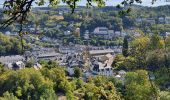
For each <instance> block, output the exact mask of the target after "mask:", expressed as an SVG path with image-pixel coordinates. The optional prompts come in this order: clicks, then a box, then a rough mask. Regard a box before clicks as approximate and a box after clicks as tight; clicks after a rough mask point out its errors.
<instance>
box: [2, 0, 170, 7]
mask: <svg viewBox="0 0 170 100" xmlns="http://www.w3.org/2000/svg"><path fill="white" fill-rule="evenodd" d="M4 1H5V0H0V4H3V2H4ZM121 1H123V0H106V5H108V6H115V5H117V4H119V3H120V2H121ZM142 1H143V2H142V4H141V5H144V6H160V5H170V2H165V1H166V0H157V2H156V3H155V4H154V5H152V4H151V0H142ZM169 1H170V0H169ZM61 4H63V3H61ZM85 4H86V0H81V2H79V3H78V5H83V6H84V5H85ZM0 7H2V5H0Z"/></svg>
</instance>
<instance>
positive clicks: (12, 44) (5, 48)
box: [0, 33, 22, 56]
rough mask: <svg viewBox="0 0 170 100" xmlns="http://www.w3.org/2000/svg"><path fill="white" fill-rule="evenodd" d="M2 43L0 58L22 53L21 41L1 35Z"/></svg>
mask: <svg viewBox="0 0 170 100" xmlns="http://www.w3.org/2000/svg"><path fill="white" fill-rule="evenodd" d="M0 41H1V42H0V43H1V45H0V56H2V55H16V54H20V53H21V51H22V49H21V43H20V42H19V41H20V40H19V39H17V38H13V37H9V36H5V35H4V34H2V33H0Z"/></svg>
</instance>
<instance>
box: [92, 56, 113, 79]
mask: <svg viewBox="0 0 170 100" xmlns="http://www.w3.org/2000/svg"><path fill="white" fill-rule="evenodd" d="M113 60H114V56H113V55H111V54H106V55H104V56H101V57H99V58H93V60H92V62H91V71H92V72H93V73H95V74H97V75H105V76H112V75H113V68H112V66H111V65H112V63H113Z"/></svg>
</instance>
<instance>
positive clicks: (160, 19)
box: [136, 16, 170, 25]
mask: <svg viewBox="0 0 170 100" xmlns="http://www.w3.org/2000/svg"><path fill="white" fill-rule="evenodd" d="M136 22H137V23H139V24H141V23H144V22H146V23H149V24H151V25H153V24H156V23H158V24H170V17H169V16H159V17H157V18H137V19H136Z"/></svg>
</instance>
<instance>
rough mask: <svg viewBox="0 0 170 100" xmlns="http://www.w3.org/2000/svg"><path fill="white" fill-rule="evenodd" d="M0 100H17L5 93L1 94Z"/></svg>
mask: <svg viewBox="0 0 170 100" xmlns="http://www.w3.org/2000/svg"><path fill="white" fill-rule="evenodd" d="M0 100H19V99H18V98H17V97H16V96H14V95H13V94H12V93H9V92H5V93H4V94H3V97H0Z"/></svg>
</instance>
